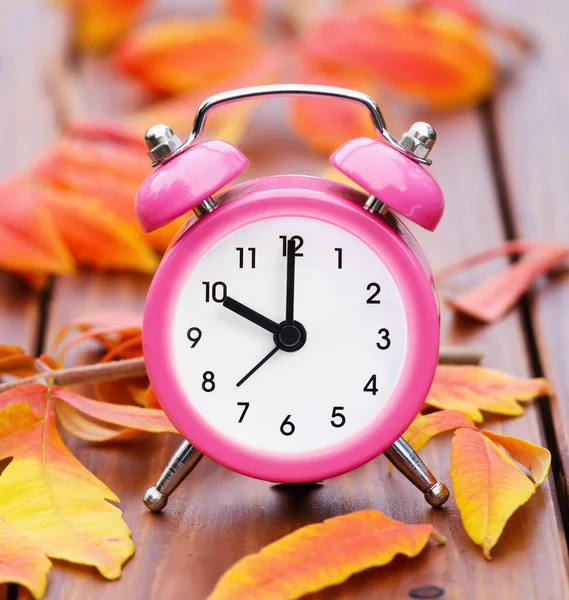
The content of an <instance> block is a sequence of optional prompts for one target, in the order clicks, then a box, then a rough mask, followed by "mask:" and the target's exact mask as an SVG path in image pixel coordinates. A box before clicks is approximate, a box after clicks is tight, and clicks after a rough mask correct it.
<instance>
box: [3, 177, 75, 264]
mask: <svg viewBox="0 0 569 600" xmlns="http://www.w3.org/2000/svg"><path fill="white" fill-rule="evenodd" d="M0 203H1V204H2V212H1V213H0V268H2V269H6V270H10V271H28V270H29V271H34V272H35V273H39V274H41V273H50V274H57V275H67V274H69V273H72V272H73V269H74V261H73V257H72V256H71V254H70V253H69V251H68V250H67V248H66V247H65V244H64V242H63V239H62V238H61V235H60V233H59V231H58V227H57V224H56V221H55V218H54V217H52V214H51V213H50V212H49V211H48V210H46V208H44V207H42V206H37V202H36V201H35V198H34V195H33V193H32V192H31V190H29V189H24V188H22V187H21V186H20V185H18V184H17V183H16V182H11V183H7V184H4V185H2V186H1V187H0Z"/></svg>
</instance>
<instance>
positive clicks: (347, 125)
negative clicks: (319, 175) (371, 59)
mask: <svg viewBox="0 0 569 600" xmlns="http://www.w3.org/2000/svg"><path fill="white" fill-rule="evenodd" d="M296 78H297V80H298V81H300V82H301V83H315V84H322V85H335V86H338V87H346V88H352V89H357V90H360V91H363V92H368V93H370V94H371V95H374V94H373V91H372V89H371V86H370V85H369V82H368V80H367V79H364V78H362V77H358V76H357V75H354V74H346V73H340V72H334V71H326V70H324V69H319V68H317V67H316V66H312V67H305V68H304V70H303V71H302V72H301V73H299V74H298V75H297V77H296ZM291 125H292V127H293V129H294V130H295V132H296V133H297V135H299V136H300V137H301V138H302V139H303V140H304V142H305V143H306V144H307V145H308V146H309V147H310V148H312V149H313V150H315V151H317V152H322V153H325V154H330V153H331V152H332V151H333V150H336V149H337V148H339V147H340V146H341V145H342V144H343V143H344V142H346V141H347V140H350V139H353V138H357V137H362V136H368V137H369V136H371V137H375V135H376V134H375V130H374V128H373V125H372V122H371V119H370V117H369V114H368V112H367V111H366V110H365V109H364V108H362V107H361V106H359V105H356V104H352V103H351V102H346V101H345V100H339V99H337V98H307V97H301V96H298V97H294V98H292V99H291Z"/></svg>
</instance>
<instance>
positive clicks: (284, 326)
mask: <svg viewBox="0 0 569 600" xmlns="http://www.w3.org/2000/svg"><path fill="white" fill-rule="evenodd" d="M291 239H292V241H291ZM293 246H294V248H295V251H294V252H292V253H290V252H288V250H291V249H292V248H293ZM287 254H288V255H289V256H287ZM287 279H288V286H287ZM293 282H294V286H293ZM287 287H288V291H287ZM287 295H288V296H289V298H290V300H289V302H288V304H289V314H287ZM251 310H252V311H255V312H256V313H258V314H257V315H255V314H252V313H251ZM291 312H292V313H293V314H292V322H291V318H290V317H291V314H290V313H291ZM247 317H249V318H253V319H254V320H255V321H256V322H253V321H251V320H249V319H248V318H247ZM287 317H288V319H287ZM172 327H173V331H172V332H171V333H172V340H173V341H172V343H173V360H174V363H175V368H176V371H177V374H178V377H179V379H180V382H181V384H182V386H183V388H184V389H185V391H186V395H187V398H188V401H191V403H192V405H193V406H194V408H195V409H196V410H197V411H198V412H199V413H200V415H201V416H202V418H203V419H204V420H205V421H207V422H208V423H209V424H210V425H211V426H212V427H213V428H215V429H216V430H217V431H219V432H220V433H222V434H223V435H224V436H226V437H228V438H231V439H232V440H233V441H235V442H237V443H239V444H240V445H242V446H246V447H250V448H254V449H256V450H260V451H267V452H273V453H274V452H278V453H286V454H295V453H302V452H310V451H316V450H321V449H325V448H327V447H330V446H333V445H336V444H338V443H339V442H342V441H345V440H347V439H348V438H350V437H352V436H354V435H356V434H357V433H358V432H359V431H360V430H361V429H363V428H364V427H365V426H366V425H367V424H368V423H369V422H370V421H371V420H372V419H373V418H374V417H375V416H376V415H377V414H378V413H379V412H380V411H381V410H382V407H383V406H384V405H385V403H386V401H387V400H388V399H389V397H390V395H391V393H392V392H393V390H394V388H395V385H396V383H397V381H398V379H399V375H400V373H401V369H402V366H403V362H404V359H405V352H406V339H407V320H406V316H405V311H404V306H403V301H402V298H401V294H400V291H399V288H398V286H397V284H396V282H395V280H394V279H393V276H392V274H391V272H390V271H389V269H388V267H387V265H386V264H385V263H384V262H383V261H382V259H381V257H379V256H378V255H377V254H376V253H375V252H374V251H373V250H372V249H371V248H369V247H368V246H367V245H366V244H364V243H363V242H362V241H361V240H360V239H358V238H357V237H356V236H354V235H352V234H351V233H349V232H347V231H345V230H344V229H341V228H340V227H336V226H335V225H331V224H329V223H326V222H323V221H319V220H316V219H311V218H305V217H279V218H271V219H266V220H262V221H257V222H255V223H251V224H249V225H247V226H245V227H242V228H241V229H238V230H236V231H234V232H233V233H232V234H230V235H228V236H226V237H225V238H223V239H222V240H221V241H219V242H218V243H216V244H215V245H213V246H212V247H211V248H210V249H209V250H208V251H207V252H206V253H205V254H204V255H203V256H202V257H201V259H200V260H199V262H198V263H197V264H196V265H195V266H194V268H193V269H192V270H191V272H190V273H189V274H188V276H187V278H186V280H185V282H184V284H183V285H182V287H181V290H180V295H179V298H178V301H177V303H176V307H175V311H174V317H173V321H172ZM267 357H268V358H267ZM264 358H267V359H266V361H265V362H264V363H262V364H261V365H260V366H258V365H259V364H260V363H261V362H262V361H263V359H264ZM256 366H258V369H256V370H255V367H256ZM204 450H206V449H204ZM206 452H207V450H206Z"/></svg>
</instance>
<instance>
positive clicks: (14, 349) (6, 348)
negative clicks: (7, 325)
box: [0, 344, 24, 358]
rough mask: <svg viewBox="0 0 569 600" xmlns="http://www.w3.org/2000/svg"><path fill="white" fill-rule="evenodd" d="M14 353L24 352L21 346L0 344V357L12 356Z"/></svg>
mask: <svg viewBox="0 0 569 600" xmlns="http://www.w3.org/2000/svg"><path fill="white" fill-rule="evenodd" d="M15 354H24V349H23V348H22V347H21V346H10V345H8V344H0V358H6V357H7V356H14V355H15Z"/></svg>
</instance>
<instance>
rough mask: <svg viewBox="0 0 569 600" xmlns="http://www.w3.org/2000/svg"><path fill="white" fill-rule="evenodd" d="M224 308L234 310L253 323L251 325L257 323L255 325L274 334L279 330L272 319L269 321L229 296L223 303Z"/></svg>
mask: <svg viewBox="0 0 569 600" xmlns="http://www.w3.org/2000/svg"><path fill="white" fill-rule="evenodd" d="M223 306H225V308H228V309H229V310H232V311H233V312H234V313H237V314H238V315H239V316H241V317H243V318H245V319H247V320H248V321H251V323H255V325H258V326H259V327H262V328H263V329H266V330H267V331H270V332H271V333H272V334H275V333H276V332H277V330H278V328H279V324H278V323H275V322H274V321H271V319H268V318H267V317H265V316H263V315H261V314H260V313H258V312H257V311H255V310H253V309H252V308H249V307H248V306H245V305H244V304H241V302H237V300H234V299H233V298H231V297H229V296H227V298H225V300H224V301H223Z"/></svg>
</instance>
